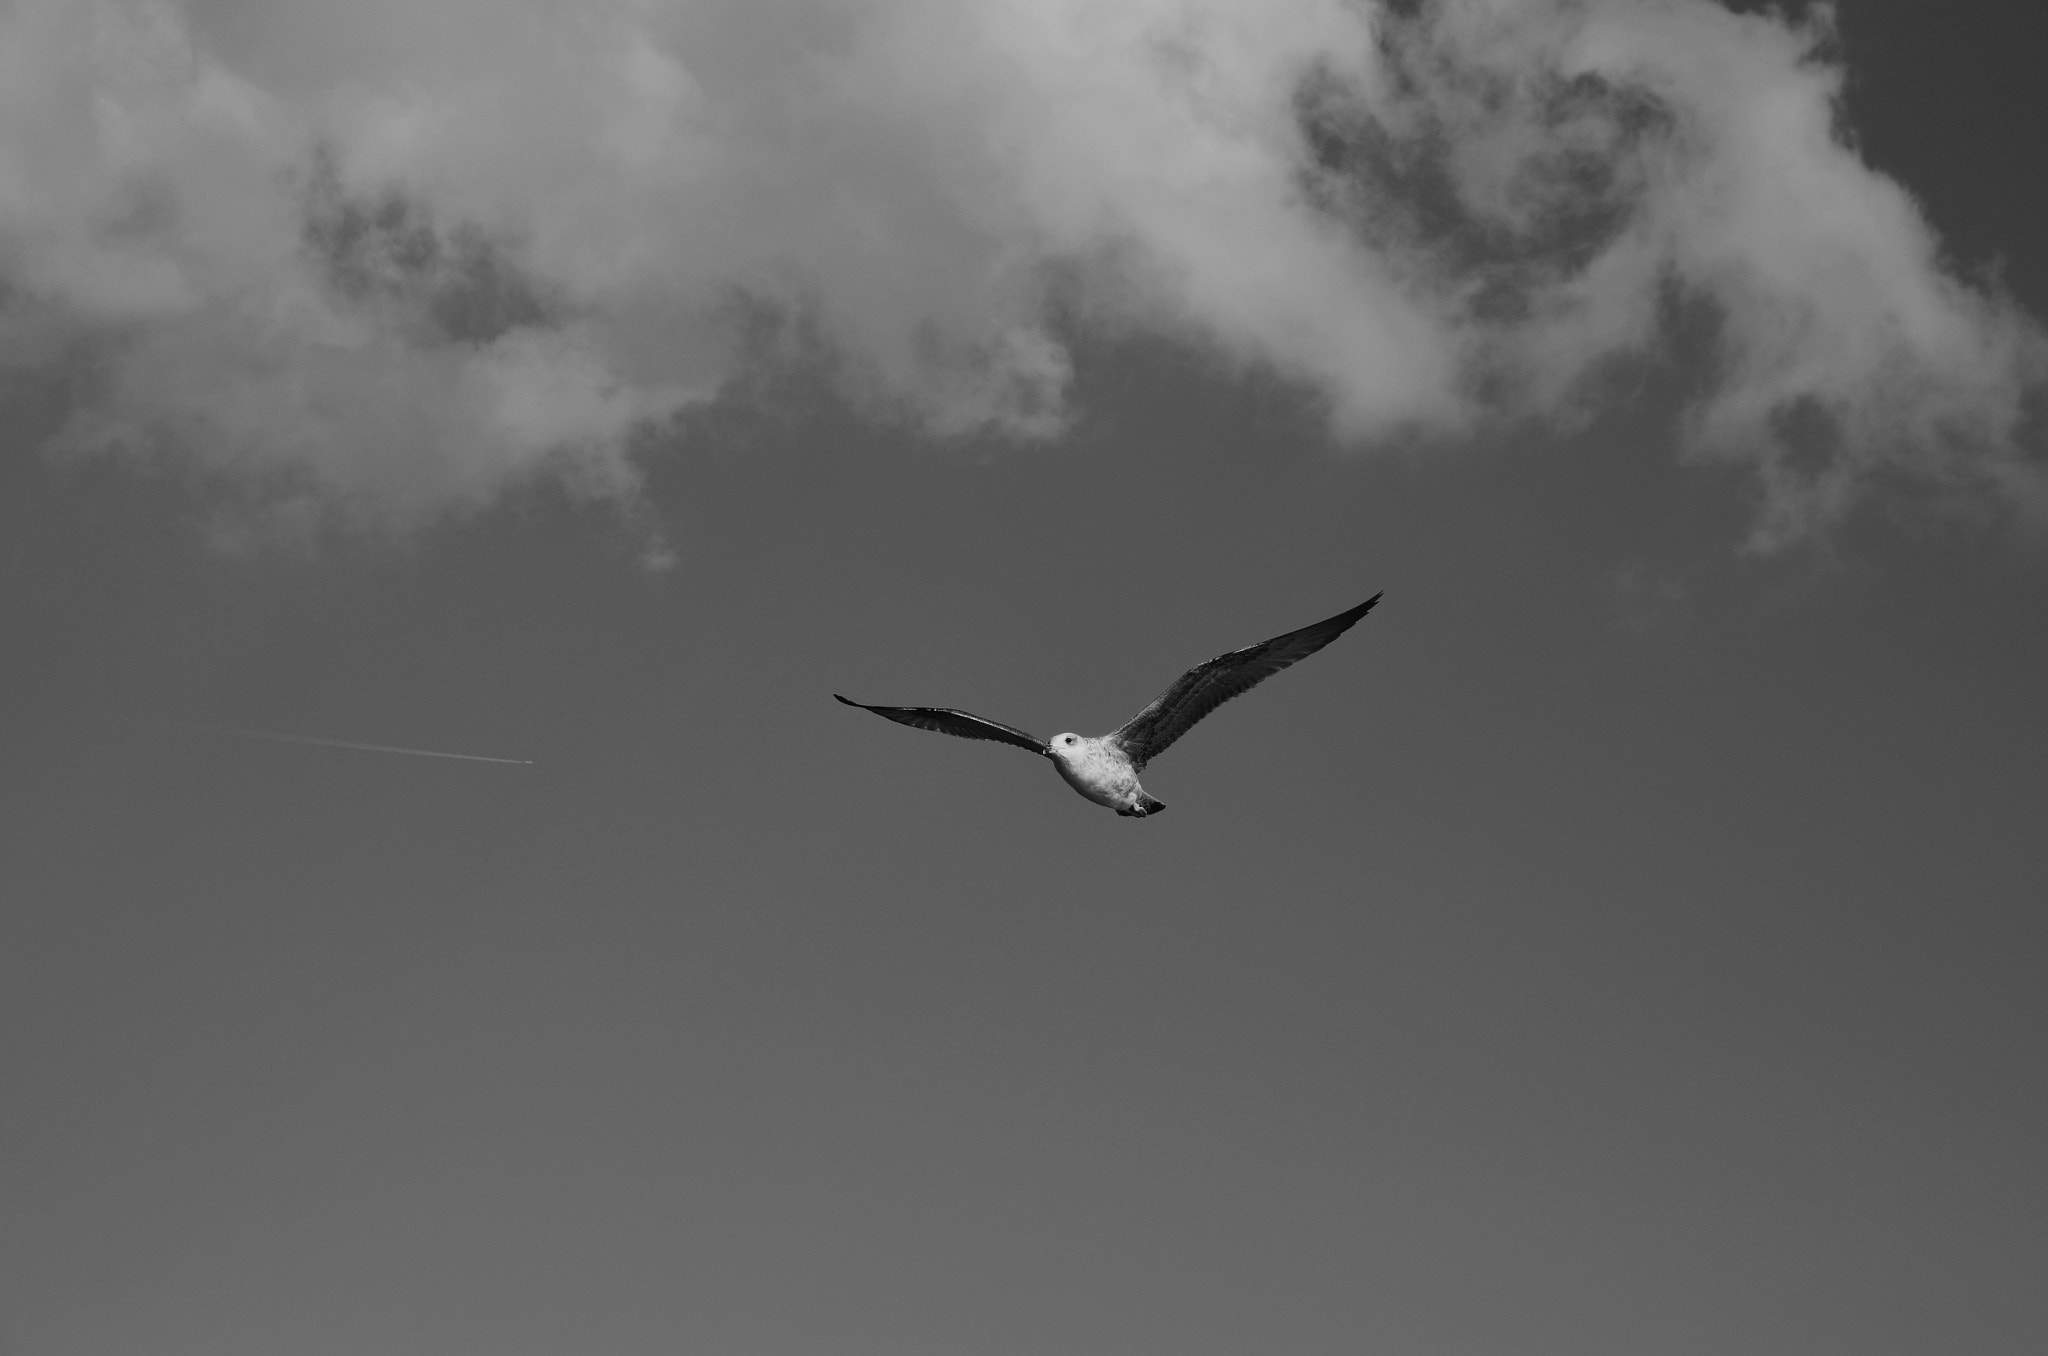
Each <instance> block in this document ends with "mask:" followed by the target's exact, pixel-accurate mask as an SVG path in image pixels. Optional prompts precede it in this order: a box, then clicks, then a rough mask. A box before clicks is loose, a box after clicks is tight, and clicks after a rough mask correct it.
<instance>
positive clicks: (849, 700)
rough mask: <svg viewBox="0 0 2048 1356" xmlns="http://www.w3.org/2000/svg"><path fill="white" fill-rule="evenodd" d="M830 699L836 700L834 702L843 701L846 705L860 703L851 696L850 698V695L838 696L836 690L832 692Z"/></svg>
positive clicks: (857, 704)
mask: <svg viewBox="0 0 2048 1356" xmlns="http://www.w3.org/2000/svg"><path fill="white" fill-rule="evenodd" d="M832 700H833V701H836V702H845V703H846V704H847V705H848V706H859V705H860V703H859V702H857V701H855V700H854V699H853V698H851V697H842V696H840V695H839V694H838V693H837V692H835V693H833V694H832Z"/></svg>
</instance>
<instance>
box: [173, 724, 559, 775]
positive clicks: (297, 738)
mask: <svg viewBox="0 0 2048 1356" xmlns="http://www.w3.org/2000/svg"><path fill="white" fill-rule="evenodd" d="M143 723H144V724H148V725H162V726H167V727H169V728H171V729H174V730H196V731H198V732H200V733H202V734H224V735H240V736H241V737H242V738H244V739H268V740H270V741H272V742H273V743H278V744H314V745H317V746H319V747H321V748H324V749H361V750H362V751H363V752H365V753H409V754H411V755H412V756H413V757H415V758H459V759H461V760H462V761H463V762H465V763H509V764H513V765H516V766H519V767H531V766H533V760H532V759H531V758H490V757H486V756H485V755H484V754H481V753H447V752H444V751H442V750H440V749H408V748H405V747H403V746H401V745H398V744H362V743H358V742H357V741H355V740H353V739H326V738H322V737H321V736H319V735H303V734H286V733H285V732H284V731H282V730H250V729H245V728H243V727H241V726H238V725H202V724H200V723H198V722H197V721H190V720H148V719H146V718H145V719H144V722H143Z"/></svg>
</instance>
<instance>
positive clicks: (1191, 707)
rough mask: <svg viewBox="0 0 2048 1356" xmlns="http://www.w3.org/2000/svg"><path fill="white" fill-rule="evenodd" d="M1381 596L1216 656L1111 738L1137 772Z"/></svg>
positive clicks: (1343, 626) (1333, 635)
mask: <svg viewBox="0 0 2048 1356" xmlns="http://www.w3.org/2000/svg"><path fill="white" fill-rule="evenodd" d="M1382 596H1383V595H1381V594H1378V593H1375V594H1374V595H1373V596H1372V597H1370V598H1368V599H1366V600H1365V601H1364V602H1362V603H1360V604H1359V605H1358V606H1357V607H1354V608H1352V609H1351V610H1350V611H1348V612H1339V613H1338V614H1337V615H1336V616H1334V617H1330V618H1328V619H1326V620H1324V621H1319V622H1317V623H1316V624H1315V625H1313V626H1304V627H1302V628H1301V629H1300V630H1299V631H1289V632H1288V633H1287V634H1286V635H1284V636H1275V637H1273V638H1272V639H1271V640H1262V641H1260V642H1259V643H1258V644H1257V645H1251V646H1247V647H1246V648H1244V649H1242V650H1232V651H1231V652H1230V653H1229V654H1220V655H1217V656H1216V657H1215V658H1214V659H1212V660H1210V661H1209V662H1208V663H1206V664H1197V665H1196V666H1195V667H1194V668H1191V669H1189V670H1188V671H1187V672H1186V673H1183V674H1182V675H1181V676H1180V677H1179V678H1178V679H1176V680H1175V681H1174V683H1173V686H1171V687H1169V688H1167V689H1166V691H1164V692H1162V693H1160V694H1159V695H1158V696H1157V697H1155V698H1153V700H1152V704H1151V705H1150V706H1148V707H1146V708H1145V709H1144V710H1142V711H1140V712H1139V713H1138V714H1137V715H1135V716H1132V717H1131V718H1130V719H1129V720H1128V721H1126V722H1125V723H1124V727H1123V728H1122V729H1121V730H1118V731H1117V732H1116V733H1115V734H1113V735H1111V736H1110V738H1111V739H1114V740H1115V741H1116V742H1117V744H1118V745H1119V746H1121V747H1122V749H1123V751H1124V752H1125V753H1126V754H1128V755H1129V756H1130V760H1131V762H1132V763H1133V764H1134V765H1136V766H1137V767H1139V768H1141V769H1142V768H1143V767H1144V766H1145V764H1146V763H1148V762H1150V761H1151V760H1152V759H1154V758H1157V757H1158V756H1159V755H1160V754H1162V753H1164V752H1166V747H1167V745H1169V744H1171V743H1173V741H1174V740H1176V739H1179V738H1180V737H1181V736H1182V735H1184V734H1186V733H1187V732H1188V727H1189V726H1191V725H1193V724H1194V723H1195V722H1196V721H1198V720H1200V719H1201V718H1202V717H1203V716H1206V715H1208V714H1209V713H1210V712H1211V711H1214V710H1215V709H1216V708H1217V707H1219V706H1221V705H1222V704H1223V703H1224V702H1227V701H1229V700H1230V699H1231V698H1232V697H1235V696H1237V695H1238V694H1239V693H1242V692H1247V691H1249V690H1250V689H1251V688H1252V687H1254V686H1255V685H1257V684H1258V683H1260V682H1263V681H1264V680H1265V679H1268V678H1270V677H1272V676H1273V675H1274V674H1276V673H1278V672H1280V670H1282V669H1284V668H1286V667H1287V666H1288V665H1289V664H1292V663H1293V662H1294V661H1295V660H1297V659H1306V658H1308V657H1309V656H1310V655H1312V654H1314V653H1315V652H1316V651H1317V650H1320V649H1322V648H1323V647H1324V646H1325V645H1328V644H1329V643H1330V642H1331V641H1333V640H1335V639H1336V638H1337V637H1339V636H1341V635H1343V634H1344V633H1345V632H1346V631H1349V630H1350V629H1351V626H1352V624H1353V623H1354V622H1356V621H1357V620H1358V619H1359V618H1360V617H1363V616H1364V615H1365V614H1366V613H1368V612H1370V611H1372V605H1373V604H1374V603H1377V602H1378V601H1379V600H1380V598H1381V597H1382Z"/></svg>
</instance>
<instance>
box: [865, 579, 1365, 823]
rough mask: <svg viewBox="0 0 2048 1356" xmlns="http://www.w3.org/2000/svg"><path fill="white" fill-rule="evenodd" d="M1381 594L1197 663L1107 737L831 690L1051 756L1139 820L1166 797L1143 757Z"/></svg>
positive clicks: (1325, 638)
mask: <svg viewBox="0 0 2048 1356" xmlns="http://www.w3.org/2000/svg"><path fill="white" fill-rule="evenodd" d="M1380 597H1381V595H1380V594H1377V593H1375V594H1374V595H1373V596H1372V597H1370V598H1368V599H1366V600H1365V601H1364V602H1362V603H1360V604H1359V605H1358V606H1357V607H1354V608H1351V609H1350V610H1349V611H1345V612H1339V613H1338V614H1337V615H1336V616H1334V617H1328V618H1325V619H1324V620H1322V621H1319V622H1316V623H1315V624H1314V625H1312V626H1304V627H1302V628H1301V629H1300V630H1299V631H1289V632H1288V633H1287V634H1286V635H1284V636H1275V637H1273V638H1272V639H1271V640H1264V641H1260V642H1259V643H1258V644H1257V645H1251V646H1247V647H1246V648H1244V649H1242V650H1232V651H1231V652H1230V653H1229V654H1222V655H1218V656H1216V658H1214V659H1212V660H1210V661H1209V662H1208V663H1206V664H1197V665H1196V666H1195V667H1193V668H1191V669H1189V670H1188V671H1187V672H1186V673H1184V674H1182V675H1181V676H1180V677H1179V678H1177V679H1175V680H1174V682H1173V684H1172V685H1171V686H1170V687H1168V688H1167V689H1166V691H1164V692H1162V693H1160V694H1159V695H1158V696H1157V697H1155V698H1153V700H1152V702H1151V704H1150V705H1148V706H1147V707H1146V708H1145V709H1144V710H1142V711H1140V712H1139V713H1138V714H1137V715H1135V716H1132V717H1131V718H1130V719H1129V720H1127V721H1125V722H1124V724H1123V725H1122V726H1121V727H1120V728H1118V729H1116V730H1114V731H1112V732H1110V733H1109V734H1106V735H1078V734H1060V735H1054V736H1053V737H1052V738H1051V739H1050V740H1044V739H1040V738H1038V737H1037V736H1036V735H1032V734H1027V733H1026V732H1025V731H1023V730H1020V729H1018V728H1017V727H1016V726H1014V725H1005V724H1003V723H1002V722H1000V721H994V720H989V719H988V718H987V717H985V716H977V715H973V714H971V713H969V712H966V711H957V710H954V709H953V708H951V707H946V706H869V705H867V704H866V703H865V702H857V701H853V700H852V699H850V698H847V697H841V696H839V694H838V693H836V692H835V693H833V694H832V695H833V696H834V697H835V698H838V700H840V701H842V702H845V703H846V704H847V705H848V706H858V707H860V708H861V709H862V710H863V711H872V712H874V713H875V714H876V715H878V716H884V717H886V718H888V719H890V720H893V721H895V722H897V723H898V724H901V725H909V726H914V727H915V728H917V729H920V730H936V731H938V732H939V733H940V734H950V735H958V736H960V737H961V738H963V739H988V740H993V741H995V742H996V743H999V744H1014V745H1015V746H1017V747H1018V748H1020V749H1029V750H1030V751H1031V752H1033V753H1036V754H1041V755H1043V756H1044V757H1047V758H1050V759H1052V761H1053V766H1054V767H1057V768H1058V769H1059V773H1060V776H1061V777H1063V778H1065V779H1066V782H1067V785H1069V786H1071V787H1073V788H1074V790H1076V791H1078V792H1080V793H1081V795H1083V796H1085V797H1087V798H1088V799H1089V800H1092V801H1094V802H1095V803H1096V804H1097V805H1106V806H1108V807H1109V808H1110V809H1112V810H1114V811H1116V812H1117V813H1118V814H1120V815H1126V816H1129V817H1130V818H1133V819H1143V818H1144V817H1145V816H1146V815H1156V814H1158V813H1159V812H1160V811H1161V810H1164V809H1165V808H1166V804H1165V802H1164V801H1159V800H1154V799H1153V798H1152V797H1151V796H1149V795H1147V794H1146V792H1145V788H1144V787H1143V786H1140V785H1139V784H1138V774H1139V773H1140V772H1143V771H1144V770H1145V764H1146V763H1148V762H1150V761H1151V760H1152V759H1153V758H1156V757H1157V756H1159V755H1160V754H1161V753H1164V752H1165V751H1166V747H1167V745H1169V744H1171V743H1173V741H1174V740H1176V739H1179V738H1180V737H1181V736H1182V735H1184V734H1186V733H1187V731H1188V727H1189V726H1191V725H1193V724H1194V723H1195V722H1196V721H1198V720H1200V719H1201V718H1202V717H1203V716H1206V715H1208V714H1209V713H1210V712H1211V711H1213V710H1215V709H1216V708H1217V707H1218V706H1220V705H1221V704H1222V703H1224V702H1227V701H1229V700H1230V699H1231V698H1232V697H1235V696H1237V695H1238V694H1240V693H1242V692H1245V691H1248V690H1249V689H1250V688H1252V687H1253V686H1254V685H1255V684H1257V683H1259V682H1261V681H1263V680H1264V679H1266V678H1270V677H1271V676H1272V675H1274V674H1276V673H1278V672H1279V671H1280V670H1282V669H1284V668H1286V667H1287V666H1288V665H1289V664H1292V663H1294V662H1295V661H1296V660H1298V659H1305V658H1307V657H1308V656H1309V655H1312V654H1314V653H1315V652H1316V651H1317V650H1320V649H1322V648H1323V647H1324V646H1325V645H1328V644H1329V643H1330V642H1331V641H1333V640H1335V639H1336V638H1337V637H1338V636H1341V635H1343V634H1344V633H1345V632H1346V631H1348V630H1350V629H1351V627H1352V624H1353V623H1355V622H1356V621H1357V620H1358V619H1359V618H1360V617H1363V616H1364V615H1365V614H1366V613H1367V612H1370V611H1371V610H1372V606H1373V604H1374V603H1377V602H1378V601H1379V600H1380Z"/></svg>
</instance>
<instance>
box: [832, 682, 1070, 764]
mask: <svg viewBox="0 0 2048 1356" xmlns="http://www.w3.org/2000/svg"><path fill="white" fill-rule="evenodd" d="M832 695H833V697H834V698H836V699H837V700H839V701H842V702H845V703H846V704H847V705H848V706H858V707H859V708H860V709H861V710H863V711H872V712H874V713H875V714H876V715H878V716H886V717H888V718H889V719H890V720H893V721H895V722H896V723H897V724H898V725H908V726H911V727H913V728H914V729H919V730H937V731H938V732H939V733H940V734H949V735H959V736H960V737H961V738H962V739H993V740H994V741H995V742H996V743H998V744H1015V745H1016V746H1017V747H1018V748H1020V749H1029V750H1031V751H1032V752H1033V753H1044V752H1045V748H1046V745H1045V741H1044V740H1043V739H1040V738H1039V737H1038V736H1037V735H1033V734H1026V733H1025V732H1024V731H1022V730H1020V729H1018V728H1017V727H1016V726H1014V725H1005V724H1003V723H1002V722H1001V721H999V720H986V719H984V718H982V717H981V716H974V715H969V714H968V713H967V712H965V711H955V710H953V709H952V708H951V707H948V706H869V705H868V704H867V703H865V702H857V701H852V700H850V699H848V698H846V697H841V696H840V695H839V694H838V693H837V692H835V693H833V694H832Z"/></svg>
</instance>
